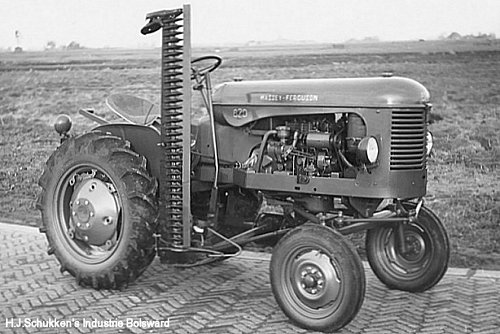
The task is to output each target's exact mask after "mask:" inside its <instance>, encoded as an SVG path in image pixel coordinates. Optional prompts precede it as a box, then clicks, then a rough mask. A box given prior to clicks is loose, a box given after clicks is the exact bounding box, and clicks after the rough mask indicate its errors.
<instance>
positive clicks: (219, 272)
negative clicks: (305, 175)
mask: <svg viewBox="0 0 500 334" xmlns="http://www.w3.org/2000/svg"><path fill="white" fill-rule="evenodd" d="M46 248H47V243H46V239H45V237H44V235H42V234H40V233H38V230H37V229H35V228H32V227H24V226H19V225H8V224H0V333H54V332H59V333H116V332H119V333H313V332H310V331H307V330H304V329H301V328H298V327H296V326H294V325H293V324H292V323H290V321H289V320H288V319H287V317H286V316H285V315H284V314H283V313H282V312H281V310H280V309H279V307H278V306H277V304H276V302H275V300H274V297H273V295H272V293H271V287H270V283H269V278H268V267H269V260H270V255H269V254H263V253H253V252H244V253H243V254H242V256H241V257H239V258H232V259H228V260H226V261H223V262H221V263H218V264H210V265H205V266H201V267H195V268H187V269H179V268H173V267H171V266H167V265H163V264H160V263H159V261H158V260H155V261H154V262H153V264H152V265H151V266H150V267H149V268H148V270H147V271H146V272H145V273H144V274H143V275H142V276H141V277H140V278H139V279H138V280H137V281H136V282H135V283H133V284H131V285H130V286H129V287H128V288H126V289H124V290H123V291H109V290H99V291H97V290H93V289H87V288H82V287H80V286H78V285H77V284H76V282H75V280H74V278H73V277H71V276H70V275H68V274H61V273H60V272H59V265H58V263H57V261H56V259H55V258H54V257H52V256H48V255H47V253H46ZM364 265H365V272H366V276H367V289H366V297H365V301H364V304H363V307H362V309H361V311H360V312H359V314H358V315H357V317H356V318H355V319H354V320H353V321H352V322H351V323H350V324H349V325H348V326H346V327H345V328H344V329H343V330H341V331H340V332H339V333H491V334H497V333H500V319H499V318H500V317H499V310H500V272H498V271H482V270H478V271H474V270H468V269H457V268H452V269H450V270H449V271H448V272H447V274H446V275H445V277H444V278H443V280H442V281H441V282H440V283H439V284H438V285H437V286H436V287H434V288H433V289H432V290H430V291H427V292H424V293H414V294H412V293H407V292H402V291H394V290H389V289H387V288H386V287H385V286H384V285H383V284H381V283H380V282H379V281H378V280H377V278H376V277H375V276H374V274H373V273H372V272H371V270H370V269H369V266H368V265H367V264H366V263H364ZM120 321H121V323H120ZM141 321H143V322H141ZM145 321H157V322H156V323H150V325H155V326H157V327H147V325H148V324H147V323H145ZM18 324H21V325H22V326H21V327H18V328H17V327H15V326H17V325H18ZM77 324H78V325H79V326H78V327H77ZM63 325H67V326H68V327H62V326H63ZM120 325H121V326H120ZM50 326H52V327H50ZM54 326H55V327H54Z"/></svg>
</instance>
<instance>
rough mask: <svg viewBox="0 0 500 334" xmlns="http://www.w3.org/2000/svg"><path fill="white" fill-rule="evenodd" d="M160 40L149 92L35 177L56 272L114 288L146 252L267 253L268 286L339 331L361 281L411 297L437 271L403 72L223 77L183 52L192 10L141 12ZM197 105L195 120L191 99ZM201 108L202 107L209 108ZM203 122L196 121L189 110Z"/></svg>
mask: <svg viewBox="0 0 500 334" xmlns="http://www.w3.org/2000/svg"><path fill="white" fill-rule="evenodd" d="M146 21H147V23H146V25H145V26H144V27H143V28H142V30H141V32H142V33H143V34H149V33H153V32H155V31H160V32H161V35H162V50H161V97H160V103H159V105H157V104H154V103H151V102H149V101H147V100H145V99H142V98H139V97H134V96H128V95H119V94H118V95H112V96H110V97H109V98H108V99H107V105H108V106H109V108H110V109H111V111H112V112H114V113H115V114H116V115H118V116H119V119H120V120H119V121H108V120H106V119H105V118H103V117H101V116H99V115H98V114H97V113H96V112H95V111H94V110H93V109H90V108H87V109H81V110H80V113H81V114H82V115H83V116H85V117H86V118H88V119H90V120H92V121H94V122H95V123H96V124H97V125H96V126H95V127H94V128H92V130H90V131H88V132H86V133H83V134H79V135H77V134H70V133H69V131H70V129H71V124H72V123H71V120H70V119H69V117H68V116H66V115H60V116H59V117H58V118H57V119H56V122H55V124H54V127H55V130H56V131H57V132H58V133H59V135H60V137H61V143H60V145H59V147H57V149H56V150H55V151H54V152H53V153H52V155H51V156H50V158H49V159H48V161H47V163H46V166H45V169H44V172H43V174H42V176H41V178H40V180H39V184H40V186H41V188H42V190H41V192H40V196H39V199H38V204H39V209H40V210H41V214H42V224H41V227H40V231H41V232H43V233H45V234H46V237H47V240H48V252H49V254H54V255H55V256H56V258H57V259H58V261H59V262H60V265H61V272H65V271H66V272H69V273H70V274H71V275H73V276H74V277H75V278H76V280H77V282H78V284H80V285H82V286H90V287H93V288H95V289H120V288H124V287H126V286H127V284H129V283H131V282H133V281H134V280H135V279H136V278H137V277H139V276H140V275H141V273H142V272H143V271H144V270H145V269H146V268H147V267H148V265H149V264H151V262H152V261H153V259H154V258H155V257H156V256H158V257H159V258H160V261H161V263H166V264H168V265H172V266H179V267H186V266H195V265H202V264H207V263H211V262H217V261H222V260H224V259H227V258H231V257H236V258H237V256H238V255H239V254H240V253H241V251H242V249H243V247H244V246H245V245H248V244H250V243H251V244H252V245H256V244H257V245H266V246H267V247H269V246H272V247H273V250H272V256H271V261H270V285H271V290H272V293H273V294H274V296H275V299H276V302H277V304H278V305H279V307H280V308H281V309H282V311H283V312H284V313H285V314H286V315H287V316H288V317H289V318H290V319H291V320H292V322H294V323H295V324H297V325H298V326H300V327H304V328H308V329H313V330H319V331H325V332H330V331H335V330H338V329H340V328H342V327H344V326H345V325H347V324H348V323H349V322H350V321H351V320H352V319H353V318H354V317H355V316H356V314H357V313H358V311H359V310H360V308H361V306H362V303H363V300H364V295H365V273H364V268H363V264H362V261H361V259H360V255H359V254H358V252H357V249H356V247H355V246H354V245H353V242H352V241H351V239H349V238H348V237H347V236H348V235H350V234H352V233H359V232H365V233H366V237H365V245H366V258H367V261H368V263H369V265H370V267H371V269H372V270H373V272H374V273H375V275H376V276H377V277H378V279H380V280H381V281H382V282H383V283H384V284H385V285H386V286H388V287H389V288H391V289H398V290H403V291H409V292H422V291H426V290H428V289H430V288H432V287H433V286H434V285H436V284H437V283H438V282H439V281H440V279H441V278H442V277H443V275H444V274H445V272H446V270H447V267H448V260H449V241H448V237H447V234H446V231H445V229H444V227H443V225H442V223H441V222H440V220H439V218H438V217H437V216H436V215H435V214H434V213H433V212H432V211H431V210H430V209H429V208H427V207H426V206H425V205H424V196H425V194H426V184H427V171H426V162H427V158H428V157H429V155H430V153H431V151H432V134H431V133H430V132H429V131H428V129H427V125H428V120H429V117H430V116H429V115H430V111H431V104H430V103H429V101H430V95H429V92H428V91H427V89H426V88H425V87H424V86H423V85H421V84H420V83H418V82H416V81H414V80H412V79H408V78H403V77H396V76H392V75H382V76H380V77H373V78H324V79H293V80H271V81H245V80H234V81H231V82H225V83H222V84H219V85H215V86H212V82H211V75H212V73H213V72H215V71H216V70H217V68H218V67H219V66H220V65H221V64H222V59H221V57H219V56H216V55H209V56H204V57H200V58H196V59H192V57H191V55H192V51H191V27H190V24H191V9H190V6H189V5H184V6H183V7H182V8H178V9H172V10H162V11H157V12H153V13H150V14H147V16H146ZM195 93H196V94H199V96H201V100H202V101H203V104H204V110H203V111H204V113H203V116H201V117H193V116H192V115H193V114H194V113H193V112H192V99H193V95H194V94H195ZM205 109H206V110H205ZM198 114H199V113H198Z"/></svg>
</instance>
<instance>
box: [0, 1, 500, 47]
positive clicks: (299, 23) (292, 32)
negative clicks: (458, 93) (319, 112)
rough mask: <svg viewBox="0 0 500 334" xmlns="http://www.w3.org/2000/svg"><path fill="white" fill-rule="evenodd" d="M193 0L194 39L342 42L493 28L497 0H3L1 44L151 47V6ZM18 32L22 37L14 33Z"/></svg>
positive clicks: (498, 24)
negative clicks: (146, 33) (148, 18)
mask: <svg viewBox="0 0 500 334" xmlns="http://www.w3.org/2000/svg"><path fill="white" fill-rule="evenodd" d="M185 3H189V4H191V12H192V15H191V17H192V19H191V20H192V44H193V45H231V44H235V45H237V44H244V43H246V42H248V41H273V40H277V39H285V40H295V41H300V40H307V41H316V42H328V43H341V42H344V41H347V40H349V39H363V38H365V37H374V36H377V37H378V38H380V39H381V40H383V41H398V40H416V39H436V38H437V37H438V36H440V35H448V34H450V33H452V32H458V33H460V34H462V35H467V34H478V33H488V34H489V33H494V34H496V36H497V37H498V38H500V0H191V1H189V0H184V1H182V0H114V1H111V0H0V8H1V10H0V48H3V49H6V48H11V49H12V48H14V47H15V46H17V42H18V41H19V45H20V46H21V47H23V49H25V50H38V49H43V48H44V47H45V46H46V45H47V42H49V41H54V42H55V43H56V45H57V46H61V45H67V44H69V43H70V42H71V41H76V42H78V43H79V44H80V45H82V46H85V47H128V48H138V47H139V48H142V47H153V46H158V45H159V44H160V41H159V38H158V37H159V35H158V34H151V35H149V36H143V35H141V34H140V32H139V30H140V29H141V28H142V26H143V25H144V24H145V15H146V14H147V13H149V12H153V11H157V10H162V9H174V8H180V7H182V5H183V4H185ZM16 31H18V32H19V38H18V39H17V38H16V36H15V32H16Z"/></svg>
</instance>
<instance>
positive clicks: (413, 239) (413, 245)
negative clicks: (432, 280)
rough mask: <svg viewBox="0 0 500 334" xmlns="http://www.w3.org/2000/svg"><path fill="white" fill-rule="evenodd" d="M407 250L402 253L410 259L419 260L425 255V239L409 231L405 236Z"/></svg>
mask: <svg viewBox="0 0 500 334" xmlns="http://www.w3.org/2000/svg"><path fill="white" fill-rule="evenodd" d="M405 243H406V249H407V251H406V252H405V253H404V254H402V255H403V257H404V258H405V259H406V260H408V261H419V260H421V259H422V257H423V256H424V255H425V241H424V240H423V239H422V237H421V236H420V235H418V234H415V233H409V234H408V235H407V236H406V237H405Z"/></svg>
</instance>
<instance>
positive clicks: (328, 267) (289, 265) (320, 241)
mask: <svg viewBox="0 0 500 334" xmlns="http://www.w3.org/2000/svg"><path fill="white" fill-rule="evenodd" d="M270 275H271V287H272V291H273V294H274V296H275V298H276V301H277V303H278V305H279V306H280V307H281V309H282V310H283V312H284V313H285V314H286V315H287V316H288V317H289V318H290V319H291V320H292V321H293V322H294V323H296V324H297V325H298V326H300V327H303V328H307V329H313V330H319V331H326V332H330V331H335V330H338V329H340V328H342V327H344V326H345V325H347V324H348V323H349V322H350V321H351V320H352V319H353V318H354V317H355V316H356V314H357V313H358V311H359V309H360V308H361V305H362V304H363V299H364V295H365V285H366V283H365V274H364V269H363V265H362V263H361V260H360V258H359V255H358V253H357V252H356V250H355V248H354V247H353V246H352V245H351V244H350V243H349V242H348V241H347V240H346V239H345V238H344V237H343V236H342V235H340V234H338V233H337V232H335V231H333V230H332V229H329V228H327V227H325V226H321V225H312V224H305V225H302V226H299V227H297V228H295V229H293V230H292V231H290V232H289V233H288V234H286V235H285V236H284V237H283V238H281V240H280V241H279V242H278V244H277V245H276V246H275V248H274V251H273V255H272V258H271V266H270Z"/></svg>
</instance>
